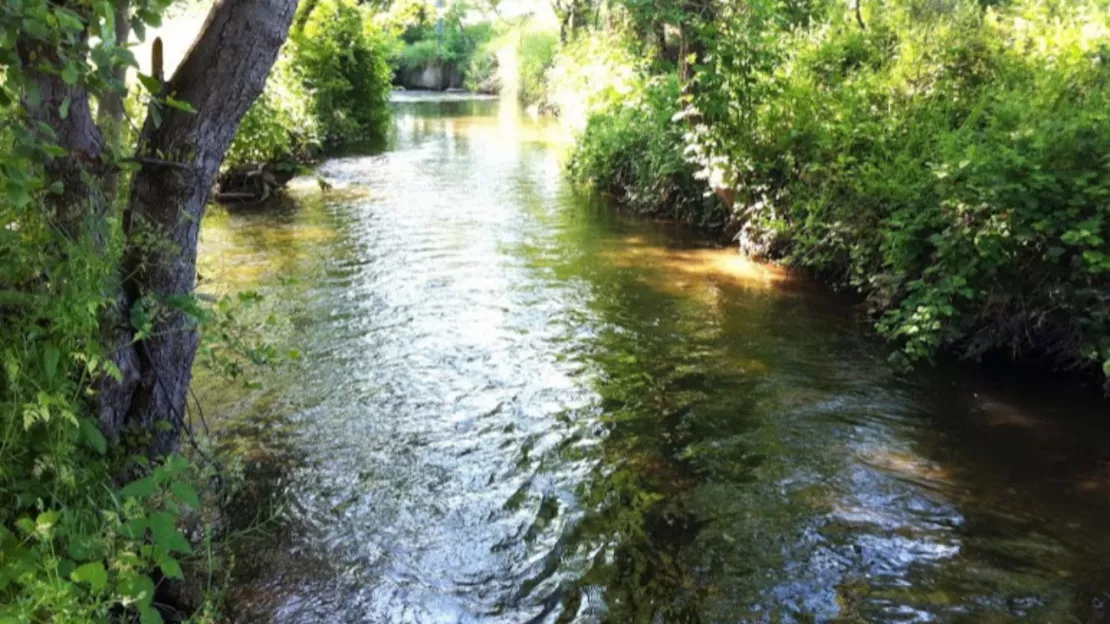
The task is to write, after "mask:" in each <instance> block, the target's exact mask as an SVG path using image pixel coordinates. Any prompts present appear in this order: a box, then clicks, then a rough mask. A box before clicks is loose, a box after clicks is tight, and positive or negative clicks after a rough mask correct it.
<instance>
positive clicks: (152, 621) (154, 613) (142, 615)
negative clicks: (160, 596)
mask: <svg viewBox="0 0 1110 624" xmlns="http://www.w3.org/2000/svg"><path fill="white" fill-rule="evenodd" d="M139 624H163V622H162V614H161V613H158V609H155V608H154V607H142V608H140V609H139Z"/></svg>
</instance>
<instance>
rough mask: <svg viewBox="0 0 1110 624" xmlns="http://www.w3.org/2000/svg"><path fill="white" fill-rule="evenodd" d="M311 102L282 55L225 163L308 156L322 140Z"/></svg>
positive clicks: (299, 159) (298, 159)
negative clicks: (311, 108)
mask: <svg viewBox="0 0 1110 624" xmlns="http://www.w3.org/2000/svg"><path fill="white" fill-rule="evenodd" d="M311 103H312V99H311V96H310V95H309V94H308V93H307V92H306V91H305V89H304V86H303V85H302V84H301V82H300V81H299V80H298V79H297V78H296V77H295V76H294V75H293V72H292V68H291V67H290V63H289V59H288V58H287V57H286V58H282V59H281V60H280V62H279V64H278V66H276V67H274V70H273V71H272V72H270V78H269V80H268V81H267V82H266V90H265V91H263V92H262V95H261V96H259V98H258V99H257V100H255V102H254V105H253V106H252V107H251V109H250V110H249V111H248V112H247V114H246V116H244V117H243V121H242V122H240V124H239V130H238V132H237V133H236V134H235V140H234V141H233V142H232V143H231V147H229V148H228V150H227V155H226V156H224V166H225V167H234V166H236V165H242V164H246V163H274V162H289V163H299V162H305V161H308V160H310V159H311V158H312V157H313V156H314V155H315V154H316V153H317V152H318V151H319V150H320V147H321V144H322V139H321V137H320V131H319V125H318V124H317V120H316V118H315V117H314V116H313V115H312V111H311V110H310V106H311Z"/></svg>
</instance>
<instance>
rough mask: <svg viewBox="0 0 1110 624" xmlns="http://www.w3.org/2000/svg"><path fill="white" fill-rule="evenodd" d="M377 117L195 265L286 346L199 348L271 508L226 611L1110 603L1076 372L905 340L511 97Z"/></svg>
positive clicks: (682, 617) (1101, 500) (430, 614)
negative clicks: (639, 208)
mask: <svg viewBox="0 0 1110 624" xmlns="http://www.w3.org/2000/svg"><path fill="white" fill-rule="evenodd" d="M395 125H396V136H395V138H394V140H393V141H392V144H391V146H390V147H389V148H388V149H387V150H386V151H383V152H380V153H376V154H371V155H353V156H350V157H341V158H336V159H334V160H330V161H328V162H326V163H325V164H323V165H322V166H321V167H320V169H319V172H318V175H319V176H320V177H322V178H325V179H326V180H328V181H329V183H331V184H332V185H333V186H334V187H335V188H334V189H332V190H329V191H326V192H324V191H321V190H320V189H319V188H317V187H316V182H315V181H314V180H312V179H308V180H307V181H304V183H303V184H301V186H300V188H299V189H297V190H295V191H294V192H293V193H292V195H293V198H292V199H289V200H286V201H284V202H278V203H276V204H271V205H268V206H264V207H260V208H252V209H241V210H238V211H235V212H232V213H226V212H216V213H214V214H213V215H211V216H210V217H209V219H208V221H207V222H206V224H205V234H204V240H203V245H202V270H201V273H202V282H201V285H202V289H203V290H206V291H208V292H210V293H217V294H218V293H228V292H235V291H239V290H244V289H251V290H258V291H260V292H262V293H263V294H265V295H266V299H265V302H268V304H269V305H271V306H274V307H276V308H278V309H279V311H280V312H281V314H280V315H279V318H278V325H277V326H276V327H275V328H274V330H273V331H276V332H277V333H278V334H280V335H281V336H282V340H284V341H286V342H288V343H290V344H296V345H297V346H298V348H299V349H300V351H301V358H300V359H299V360H297V361H295V362H292V363H288V364H285V365H283V366H280V367H278V368H276V369H274V370H273V371H269V372H266V371H263V372H262V373H261V374H260V375H261V377H262V381H263V382H264V387H263V388H261V389H255V390H249V391H246V394H245V395H244V392H245V391H244V389H243V388H242V387H241V386H237V385H234V384H232V385H230V386H229V385H228V384H225V383H218V382H216V381H213V380H212V379H211V378H210V377H209V376H207V375H205V374H203V373H202V374H201V376H200V380H199V382H198V386H199V387H200V389H201V395H202V398H203V402H204V404H205V405H206V411H207V413H208V420H209V423H210V424H212V425H213V427H214V428H216V429H217V433H216V435H217V437H219V438H220V439H223V440H224V441H225V444H228V445H238V446H239V447H240V450H239V453H240V456H241V457H242V458H243V465H242V470H243V471H244V474H245V485H244V487H243V490H242V491H241V492H240V493H239V495H238V497H237V498H236V500H235V502H234V504H233V512H234V513H233V516H234V517H235V518H236V520H237V521H238V522H244V521H249V520H251V519H252V518H253V519H254V520H256V521H261V522H262V524H261V527H260V528H259V529H257V530H256V531H255V532H254V533H252V534H251V536H249V537H244V538H242V542H243V544H242V545H241V546H240V547H239V548H238V553H237V557H236V574H235V577H234V585H233V591H232V601H233V604H234V606H235V611H236V612H235V617H236V618H237V620H238V621H243V622H255V621H257V622H267V621H274V622H383V623H391V622H504V623H524V622H653V623H655V622H660V623H662V622H705V623H710V622H773V621H784V622H789V621H798V622H805V621H829V620H836V621H841V622H859V621H867V622H911V621H921V622H924V621H944V622H1009V621H1016V620H1028V621H1036V622H1086V621H1098V620H1100V619H1102V617H1103V615H1104V611H1110V607H1107V608H1105V609H1104V607H1102V604H1103V602H1110V598H1108V597H1107V596H1110V594H1104V592H1110V565H1108V564H1110V531H1107V530H1106V529H1107V521H1108V520H1110V504H1108V503H1110V462H1108V461H1107V460H1110V419H1108V418H1107V416H1108V414H1107V410H1106V407H1105V404H1101V403H1099V402H1098V401H1097V400H1096V398H1095V397H1094V395H1093V393H1092V392H1091V391H1090V390H1089V389H1088V390H1082V389H1076V388H1072V387H1065V386H1060V385H1059V384H1056V385H1037V384H1033V383H1027V382H1018V381H1016V380H1006V379H1001V380H1000V379H992V378H986V377H985V374H984V373H982V372H980V371H977V370H976V369H973V368H971V367H962V366H960V367H954V366H953V365H948V366H947V367H942V368H941V369H938V370H925V371H918V372H916V373H914V374H912V375H905V374H899V373H897V372H896V371H894V370H893V369H892V368H891V367H890V366H889V365H888V364H887V360H886V356H887V354H888V352H887V349H886V347H885V346H884V345H883V344H881V343H880V342H878V341H877V340H876V339H875V338H874V336H873V335H872V332H871V330H870V329H869V326H868V323H867V321H866V319H864V318H862V317H861V314H860V312H859V311H858V309H857V307H856V306H854V305H853V304H854V302H853V301H851V300H847V301H846V300H844V299H842V298H838V297H836V296H833V295H829V294H827V293H825V292H824V291H823V290H822V289H821V288H819V287H814V286H812V285H810V284H807V283H806V282H805V281H804V280H801V279H798V278H796V277H793V276H791V275H789V274H786V273H783V272H782V271H778V270H774V269H771V268H767V267H763V266H760V265H757V264H753V263H750V262H746V261H744V260H743V259H742V258H740V257H739V256H738V255H736V253H735V252H734V251H732V250H729V249H719V248H714V246H713V245H710V244H707V243H706V242H705V241H704V240H703V239H700V238H699V237H698V236H697V235H696V234H694V233H692V232H689V231H687V230H683V229H682V228H679V227H676V226H673V225H667V224H662V223H654V222H646V221H637V220H633V219H626V218H622V217H619V216H617V215H616V214H615V213H614V212H613V211H612V210H610V209H609V208H606V207H605V206H602V205H600V204H599V203H598V202H596V201H594V202H591V201H588V200H587V199H586V198H584V197H582V196H580V195H577V194H576V193H575V192H574V191H573V189H572V188H570V186H569V185H568V184H567V183H566V182H565V181H564V179H563V177H562V170H561V164H560V155H559V152H560V150H559V149H558V148H557V147H555V146H554V145H553V144H552V142H551V141H550V140H549V139H550V138H551V134H552V132H551V130H550V129H549V128H548V127H546V126H545V125H544V124H540V123H536V122H533V121H531V120H529V119H528V118H527V117H526V116H523V115H522V114H520V113H519V112H518V111H517V110H516V109H515V108H513V107H510V106H500V105H499V104H498V103H497V102H482V101H465V100H461V101H418V98H417V99H414V101H407V102H401V103H398V104H396V122H395ZM265 302H264V304H263V305H266V303H265ZM244 314H245V315H246V316H245V318H250V316H249V313H248V312H244ZM282 319H284V320H282ZM232 386H234V387H232ZM230 397H236V398H235V400H232V399H231V398H230ZM214 413H219V414H221V416H220V417H219V418H215V417H214V416H213V414H214ZM216 421H218V422H219V424H217V422H216ZM1108 617H1110V616H1108ZM838 618H839V619H838Z"/></svg>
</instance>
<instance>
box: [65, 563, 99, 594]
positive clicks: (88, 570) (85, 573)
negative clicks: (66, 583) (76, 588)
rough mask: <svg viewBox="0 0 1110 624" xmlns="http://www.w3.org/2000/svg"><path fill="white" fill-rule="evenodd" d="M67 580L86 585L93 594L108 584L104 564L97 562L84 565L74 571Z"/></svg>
mask: <svg viewBox="0 0 1110 624" xmlns="http://www.w3.org/2000/svg"><path fill="white" fill-rule="evenodd" d="M69 578H71V579H73V580H74V581H76V582H78V583H88V584H89V586H90V587H91V588H92V590H93V591H94V592H98V591H100V590H102V589H104V587H105V586H106V585H107V584H108V572H107V571H106V570H105V569H104V564H103V563H101V562H99V561H93V562H92V563H86V564H85V565H83V566H80V567H79V568H77V569H76V570H74V571H73V572H72V573H71V574H70V575H69Z"/></svg>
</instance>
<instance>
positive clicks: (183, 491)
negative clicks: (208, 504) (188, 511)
mask: <svg viewBox="0 0 1110 624" xmlns="http://www.w3.org/2000/svg"><path fill="white" fill-rule="evenodd" d="M170 491H171V492H173V495H174V496H176V497H177V498H178V500H180V501H181V502H183V503H185V504H186V505H191V506H192V507H194V508H196V509H199V508H200V497H199V496H197V492H196V490H195V489H193V486H192V485H190V484H188V483H186V482H184V481H174V482H173V483H171V484H170Z"/></svg>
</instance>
